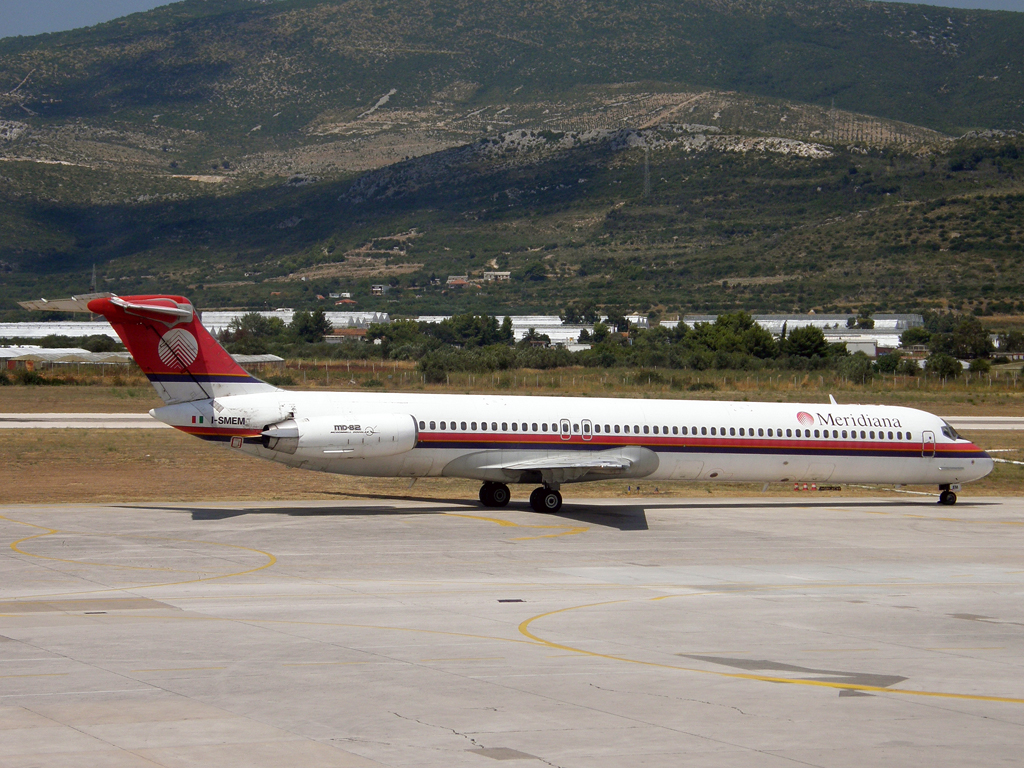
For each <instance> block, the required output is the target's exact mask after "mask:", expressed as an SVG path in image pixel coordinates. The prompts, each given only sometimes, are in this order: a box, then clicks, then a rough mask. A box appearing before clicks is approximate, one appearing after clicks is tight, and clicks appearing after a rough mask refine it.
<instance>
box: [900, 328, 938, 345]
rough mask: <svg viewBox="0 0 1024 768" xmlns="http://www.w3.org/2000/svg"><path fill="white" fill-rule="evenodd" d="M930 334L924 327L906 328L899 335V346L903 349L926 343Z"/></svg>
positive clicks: (929, 339)
mask: <svg viewBox="0 0 1024 768" xmlns="http://www.w3.org/2000/svg"><path fill="white" fill-rule="evenodd" d="M931 338H932V335H931V333H930V332H929V331H928V330H926V329H925V328H908V329H907V330H905V331H904V332H903V333H902V334H901V335H900V346H902V347H903V348H904V349H910V347H916V346H918V345H924V344H927V343H928V342H929V341H931Z"/></svg>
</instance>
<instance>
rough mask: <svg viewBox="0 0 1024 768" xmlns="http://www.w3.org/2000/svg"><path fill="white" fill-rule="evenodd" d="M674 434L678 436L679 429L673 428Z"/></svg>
mask: <svg viewBox="0 0 1024 768" xmlns="http://www.w3.org/2000/svg"><path fill="white" fill-rule="evenodd" d="M683 429H686V427H683ZM672 434H673V435H678V434H679V427H672Z"/></svg>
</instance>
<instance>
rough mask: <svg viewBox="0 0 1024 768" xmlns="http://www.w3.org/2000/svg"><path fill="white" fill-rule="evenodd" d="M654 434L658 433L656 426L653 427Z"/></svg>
mask: <svg viewBox="0 0 1024 768" xmlns="http://www.w3.org/2000/svg"><path fill="white" fill-rule="evenodd" d="M644 431H645V432H646V431H647V430H644ZM654 434H658V428H657V427H655V428H654Z"/></svg>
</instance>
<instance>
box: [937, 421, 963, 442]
mask: <svg viewBox="0 0 1024 768" xmlns="http://www.w3.org/2000/svg"><path fill="white" fill-rule="evenodd" d="M942 434H944V435H945V436H946V437H948V438H949V439H950V440H963V439H964V438H962V437H960V435H959V433H958V432H957V431H956V430H955V429H953V427H952V426H950V425H949V423H948V422H945V421H944V422H942Z"/></svg>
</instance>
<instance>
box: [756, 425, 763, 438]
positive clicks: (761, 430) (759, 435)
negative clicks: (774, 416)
mask: <svg viewBox="0 0 1024 768" xmlns="http://www.w3.org/2000/svg"><path fill="white" fill-rule="evenodd" d="M757 436H758V437H764V428H763V427H758V428H757Z"/></svg>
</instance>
